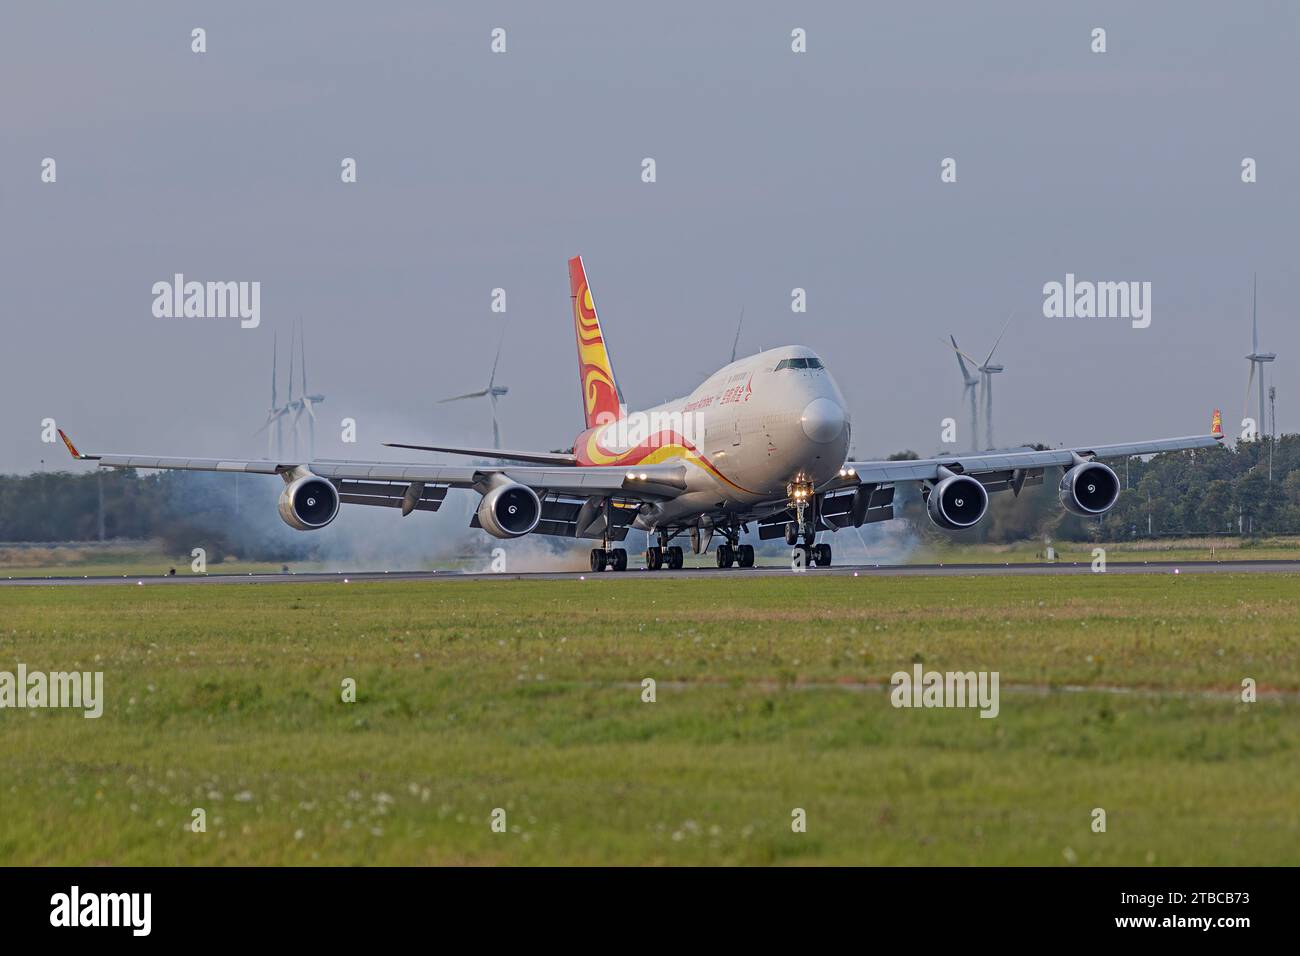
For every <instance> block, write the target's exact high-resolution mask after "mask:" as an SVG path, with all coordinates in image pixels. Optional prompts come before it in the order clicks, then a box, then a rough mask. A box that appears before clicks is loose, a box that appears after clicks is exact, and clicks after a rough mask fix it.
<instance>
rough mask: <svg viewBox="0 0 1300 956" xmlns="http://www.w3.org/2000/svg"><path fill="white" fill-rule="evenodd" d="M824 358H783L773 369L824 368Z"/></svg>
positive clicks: (775, 370) (776, 370)
mask: <svg viewBox="0 0 1300 956" xmlns="http://www.w3.org/2000/svg"><path fill="white" fill-rule="evenodd" d="M822 367H823V366H822V360H821V359H818V358H788V359H781V361H779V362H777V363H776V368H774V369H773V370H772V371H774V372H779V371H781V369H783V368H822Z"/></svg>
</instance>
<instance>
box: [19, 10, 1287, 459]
mask: <svg viewBox="0 0 1300 956" xmlns="http://www.w3.org/2000/svg"><path fill="white" fill-rule="evenodd" d="M1067 7H1068V8H1067ZM1089 8H1090V9H1089ZM1298 9H1300V8H1298V7H1297V6H1296V4H1294V3H1291V2H1284V0H1283V2H1276V3H1265V2H1243V3H1238V4H1224V3H1205V4H1201V3H1187V2H1169V3H1142V4H1132V3H1113V4H1110V3H1103V4H1091V5H1087V4H1070V5H1064V4H1045V3H1042V2H1038V0H1035V2H1026V3H997V4H972V3H968V2H955V3H938V4H936V3H926V4H901V5H895V4H861V3H852V4H850V3H841V4H793V3H780V4H777V3H755V2H745V3H739V2H737V3H708V4H701V3H685V2H659V3H653V4H611V3H560V2H548V3H538V2H525V3H459V4H442V3H439V4H434V3H411V4H400V3H380V4H361V3H352V2H349V3H322V2H313V3H310V4H308V3H275V4H267V3H226V2H223V3H219V4H218V3H211V4H202V3H192V4H177V3H163V2H158V3H122V4H80V3H77V4H74V3H64V4H53V3H35V2H16V3H7V4H5V7H4V10H3V12H2V13H0V281H2V282H3V296H2V297H0V302H3V319H2V322H3V340H2V341H3V345H0V408H3V412H2V413H0V471H5V472H11V471H29V470H33V469H36V468H38V467H40V462H41V460H42V459H45V460H46V462H47V465H46V467H52V466H57V467H65V466H67V465H69V464H70V463H69V462H68V461H67V460H66V457H65V456H64V452H63V450H62V449H61V448H56V447H54V446H51V445H45V444H42V442H41V421H42V419H44V418H54V419H56V420H57V422H58V424H59V425H60V426H62V427H64V428H66V429H68V431H69V432H70V433H71V434H72V436H73V438H74V439H75V440H77V441H78V443H79V444H81V445H82V446H83V450H90V451H114V452H140V453H150V454H164V455H171V454H192V455H202V456H232V457H234V456H247V457H258V456H260V455H263V454H265V450H266V445H265V442H264V441H263V440H262V439H259V438H256V437H254V432H255V431H256V430H257V428H258V427H259V426H260V424H261V422H262V420H263V419H264V417H265V414H266V408H267V405H268V403H269V398H270V395H269V389H270V381H269V379H270V364H271V339H272V335H273V334H278V335H279V337H280V342H281V349H282V351H281V360H282V362H281V374H282V378H281V396H282V397H283V394H284V388H285V386H286V384H287V381H286V378H285V377H284V375H285V372H286V371H287V370H286V366H285V364H284V360H285V359H287V355H286V352H287V339H288V335H289V328H290V324H291V323H292V322H293V321H294V319H295V318H297V317H299V316H301V317H302V318H303V319H304V320H305V323H306V328H307V346H308V349H307V360H308V372H309V384H310V386H311V389H312V391H315V392H323V393H324V394H325V396H326V400H325V403H324V405H323V406H321V408H320V413H321V422H322V425H321V428H320V429H319V432H318V446H317V452H318V455H320V456H349V457H362V458H370V457H376V456H378V457H389V458H394V457H397V455H396V454H394V453H389V452H387V450H385V449H382V448H380V447H379V446H378V442H380V441H382V440H398V441H427V440H432V439H441V440H448V441H459V442H465V443H473V444H490V441H491V426H490V419H489V417H488V410H487V408H486V405H485V404H483V403H475V402H466V403H462V404H459V405H451V406H446V405H443V406H438V405H435V404H434V402H435V400H436V399H438V398H441V397H445V396H448V395H453V394H457V393H460V392H465V391H469V390H471V389H474V388H481V387H483V385H485V384H486V379H487V375H488V371H489V367H490V365H491V361H492V354H493V350H494V348H495V346H496V341H497V337H498V335H499V334H500V332H501V328H502V321H503V319H504V320H505V321H506V322H507V323H508V325H507V338H506V343H505V348H504V351H503V353H502V356H501V366H500V371H499V373H498V380H499V382H500V384H504V385H507V386H509V388H510V393H509V394H508V395H507V396H506V397H505V398H504V399H503V400H502V402H501V418H502V431H503V435H502V439H503V444H504V445H506V446H510V447H530V448H542V449H550V448H558V447H561V446H563V447H567V446H568V445H569V443H570V442H571V441H572V438H573V436H574V434H575V432H576V431H578V430H579V428H580V425H581V410H580V405H579V398H578V385H577V374H576V358H575V350H574V343H573V337H572V332H571V321H570V315H569V300H568V281H567V274H566V270H565V259H566V258H567V257H568V256H571V255H574V254H577V253H581V254H583V255H584V257H585V258H586V262H587V267H588V272H589V276H590V279H591V283H592V288H593V291H594V293H595V297H596V302H597V307H598V309H599V311H600V315H601V319H602V322H603V324H604V326H605V331H606V334H607V337H608V339H609V342H610V345H611V350H612V355H613V359H614V363H615V368H616V370H617V371H618V373H619V376H620V384H621V385H622V388H623V391H624V394H625V396H626V398H627V399H628V401H629V403H630V404H632V405H634V406H636V405H645V404H650V403H654V402H658V401H660V400H663V399H665V398H668V397H670V396H673V395H677V394H682V393H685V392H687V391H689V390H690V389H691V388H692V387H693V386H694V385H695V384H697V383H698V381H699V380H700V379H701V378H702V377H703V376H704V375H705V374H707V373H708V372H710V371H712V370H713V369H714V368H715V367H717V366H719V365H721V364H723V363H724V362H725V361H726V359H727V357H728V354H729V352H730V348H731V340H732V335H733V333H734V331H735V325H736V319H737V315H738V314H739V312H740V310H741V308H742V307H743V308H744V310H745V327H744V331H743V334H742V337H741V350H742V352H749V351H756V350H757V349H758V348H760V347H773V346H777V345H782V344H790V343H801V344H806V345H809V346H811V347H813V348H815V349H817V350H818V351H819V352H820V353H821V354H822V355H823V356H824V357H825V358H826V360H827V363H828V365H829V366H830V368H831V371H832V373H833V374H834V375H835V377H836V378H837V379H838V381H839V383H840V385H841V387H842V388H843V390H844V392H845V394H846V395H847V396H848V399H849V402H850V405H851V412H852V414H853V418H854V444H855V451H856V453H857V455H858V457H868V456H877V455H883V454H886V453H888V452H891V451H894V450H897V449H900V448H906V447H910V448H915V449H917V450H918V451H921V452H927V453H928V452H933V451H935V450H936V448H937V447H938V445H939V427H940V425H939V423H940V420H941V419H942V418H944V417H945V416H952V417H954V418H956V419H957V420H958V422H959V423H961V425H962V426H963V427H964V426H965V412H964V410H963V405H962V403H961V382H960V378H959V375H958V371H957V367H956V364H955V362H954V360H953V356H952V353H951V351H950V350H948V349H947V348H946V347H945V345H944V344H943V339H944V338H945V337H946V336H947V334H949V333H950V332H951V333H955V334H956V335H957V338H958V341H959V342H960V343H961V344H962V346H963V347H964V348H966V349H967V350H968V351H970V352H972V353H975V354H978V355H979V356H981V357H982V356H983V355H984V353H985V352H986V351H987V350H988V348H989V346H990V345H991V344H992V339H993V338H994V336H995V335H996V333H997V330H998V328H999V327H1000V326H1001V324H1002V323H1003V321H1004V320H1005V319H1006V317H1007V316H1008V314H1011V313H1012V312H1013V311H1014V314H1015V316H1016V317H1015V319H1014V320H1013V324H1012V326H1011V329H1010V331H1009V332H1008V333H1007V337H1006V339H1005V341H1004V342H1003V344H1002V347H1001V349H1000V351H999V356H998V357H999V358H1000V359H1001V360H1002V361H1003V362H1004V363H1005V365H1006V367H1007V371H1006V372H1005V373H1003V374H1002V375H1001V376H1000V377H999V379H998V382H997V389H996V411H995V418H996V423H997V435H996V436H995V437H996V438H997V439H998V443H999V444H1010V443H1016V442H1024V441H1046V442H1051V443H1061V442H1094V441H1101V440H1104V441H1118V440H1127V439H1139V438H1154V437H1164V436H1172V435H1184V434H1188V433H1192V432H1198V431H1202V430H1204V429H1206V428H1207V427H1208V424H1209V415H1210V411H1211V409H1212V408H1213V407H1215V406H1219V407H1222V408H1223V410H1224V418H1225V421H1226V422H1227V423H1228V425H1230V426H1234V427H1230V428H1229V430H1230V431H1235V430H1236V429H1235V422H1237V421H1239V420H1240V418H1241V415H1242V410H1243V403H1244V393H1245V387H1246V373H1247V363H1246V362H1245V360H1244V358H1243V356H1244V355H1245V354H1246V352H1247V351H1249V346H1250V287H1251V273H1252V271H1255V270H1258V273H1259V317H1260V326H1261V332H1262V343H1261V344H1262V345H1263V346H1264V347H1266V348H1268V349H1271V350H1274V351H1276V352H1277V353H1278V360H1277V362H1276V363H1275V364H1274V366H1273V367H1272V369H1271V373H1272V374H1273V375H1274V376H1275V381H1276V383H1277V391H1278V395H1277V403H1278V406H1277V407H1278V412H1277V417H1278V422H1279V425H1280V427H1281V428H1282V429H1283V430H1288V431H1295V430H1296V429H1297V428H1300V394H1297V390H1296V389H1295V388H1294V382H1295V379H1296V375H1295V372H1296V368H1297V361H1300V334H1298V333H1297V330H1296V322H1295V308H1294V303H1295V302H1296V301H1297V298H1298V296H1300V271H1298V269H1297V259H1298V258H1300V257H1298V254H1297V250H1298V248H1300V243H1297V223H1300V202H1298V201H1297V199H1298V196H1300V169H1298V168H1297V166H1298V164H1300V128H1298V127H1297V124H1296V92H1297V90H1298V89H1300V30H1298V29H1297V16H1298V14H1297V10H1298ZM194 27H203V28H204V29H206V31H207V52H206V53H203V54H196V53H193V52H191V30H192V29H193V28H194ZM496 27H501V28H504V29H505V31H506V42H507V52H506V53H504V54H494V53H493V52H491V50H490V42H491V35H490V34H491V31H492V30H493V28H496ZM796 27H798V28H803V29H804V30H806V31H807V52H806V53H803V54H797V53H794V52H792V51H791V30H792V29H794V28H796ZM1094 27H1102V28H1104V29H1105V30H1106V44H1107V52H1105V53H1104V54H1098V53H1093V52H1091V49H1090V46H1091V44H1092V39H1091V31H1092V30H1093V28H1094ZM46 157H51V158H53V159H54V160H55V161H56V163H57V167H56V169H57V181H56V182H55V183H53V184H50V183H43V182H42V181H41V164H42V160H43V159H45V158H46ZM344 157H354V158H355V159H356V160H357V164H358V167H357V170H358V182H357V183H355V184H344V183H342V182H341V181H340V163H341V161H342V159H343V158H344ZM645 157H653V158H654V159H655V161H656V164H657V182H654V183H644V182H642V181H641V172H642V160H643V158H645ZM945 157H952V158H954V159H955V160H956V162H957V182H956V183H951V184H945V183H942V182H941V181H940V163H941V161H942V160H943V159H944V158H945ZM1244 157H1252V158H1254V159H1255V160H1256V161H1257V164H1258V182H1256V183H1254V184H1250V185H1247V184H1243V183H1242V181H1241V162H1242V159H1243V158H1244ZM177 272H181V273H184V274H185V275H186V277H187V278H189V279H197V280H201V281H208V280H213V281H218V280H243V281H253V280H256V281H260V282H261V284H262V293H261V325H260V326H259V327H258V328H256V329H242V328H240V325H239V322H238V321H237V320H232V319H195V318H191V319H181V318H170V319H169V318H156V317H155V316H154V315H153V314H152V311H151V306H152V304H153V294H152V292H151V287H152V286H153V284H154V283H155V282H158V281H162V280H170V279H171V277H172V275H173V274H174V273H177ZM1066 273H1074V274H1075V275H1076V276H1078V277H1079V278H1080V279H1093V280H1099V281H1119V280H1136V281H1149V282H1151V283H1152V321H1151V325H1150V327H1149V328H1145V329H1134V328H1133V327H1132V326H1131V324H1130V323H1129V322H1128V321H1124V320H1116V319H1057V318H1051V319H1049V318H1044V317H1043V314H1042V304H1043V293H1042V287H1043V284H1044V283H1046V282H1050V281H1054V280H1055V281H1062V280H1063V279H1064V277H1065V275H1066ZM496 287H501V288H504V289H505V290H506V293H507V309H508V311H507V312H506V314H505V316H504V317H503V316H501V315H498V314H494V313H493V312H491V311H490V304H491V292H492V289H493V288H496ZM795 287H802V288H804V289H806V290H807V303H808V310H807V312H806V313H804V314H795V313H792V311H791V308H790V302H791V290H792V289H793V288H795ZM344 417H351V418H355V419H356V420H357V423H358V442H357V443H356V444H355V445H347V444H344V443H343V442H342V441H341V440H340V434H339V432H340V429H339V422H340V420H341V419H342V418H344ZM402 454H404V455H405V456H406V457H407V458H408V459H409V458H410V457H412V456H416V457H418V454H419V453H402Z"/></svg>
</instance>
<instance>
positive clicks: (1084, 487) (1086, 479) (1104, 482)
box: [1061, 461, 1119, 518]
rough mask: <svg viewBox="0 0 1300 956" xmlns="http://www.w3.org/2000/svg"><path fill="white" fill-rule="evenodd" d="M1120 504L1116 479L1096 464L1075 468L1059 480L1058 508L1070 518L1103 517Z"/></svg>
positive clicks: (1117, 476)
mask: <svg viewBox="0 0 1300 956" xmlns="http://www.w3.org/2000/svg"><path fill="white" fill-rule="evenodd" d="M1118 500H1119V475H1117V474H1115V472H1114V471H1112V470H1111V469H1110V468H1109V467H1108V466H1107V465H1103V464H1102V463H1101V462H1098V461H1085V462H1081V463H1079V464H1077V465H1075V466H1074V467H1073V468H1071V469H1070V470H1069V471H1067V472H1066V473H1065V474H1064V475H1062V476H1061V504H1062V506H1064V508H1065V510H1066V511H1068V512H1070V513H1071V514H1076V515H1082V516H1083V517H1085V518H1087V517H1093V516H1096V515H1099V514H1105V513H1106V512H1107V511H1109V510H1110V509H1111V508H1112V507H1113V506H1114V504H1115V502H1116V501H1118Z"/></svg>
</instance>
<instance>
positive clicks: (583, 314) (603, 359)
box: [569, 256, 619, 428]
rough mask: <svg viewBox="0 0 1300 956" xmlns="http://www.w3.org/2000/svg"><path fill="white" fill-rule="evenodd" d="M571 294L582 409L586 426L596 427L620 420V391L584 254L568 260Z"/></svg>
mask: <svg viewBox="0 0 1300 956" xmlns="http://www.w3.org/2000/svg"><path fill="white" fill-rule="evenodd" d="M569 294H570V296H571V297H572V299H573V329H574V334H575V336H576V337H577V341H578V375H579V377H580V380H581V383H582V409H583V413H584V415H585V416H586V423H587V427H588V428H593V427H595V426H596V425H604V424H608V423H609V422H613V421H617V420H618V417H619V393H618V385H617V383H616V382H615V381H614V369H613V366H612V365H611V363H610V361H609V352H608V351H607V350H606V348H605V337H604V335H603V334H602V332H601V328H600V319H599V317H598V316H597V315H596V303H595V300H594V299H592V297H591V287H590V286H589V285H588V284H587V271H586V269H585V268H583V265H582V257H581V256H575V257H574V258H572V259H570V260H569Z"/></svg>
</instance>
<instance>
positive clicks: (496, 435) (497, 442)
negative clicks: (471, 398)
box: [488, 393, 501, 448]
mask: <svg viewBox="0 0 1300 956" xmlns="http://www.w3.org/2000/svg"><path fill="white" fill-rule="evenodd" d="M488 398H490V399H491V400H492V447H493V448H500V447H501V426H500V425H499V424H498V423H497V397H496V396H495V395H492V394H490V393H489V395H488Z"/></svg>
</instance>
